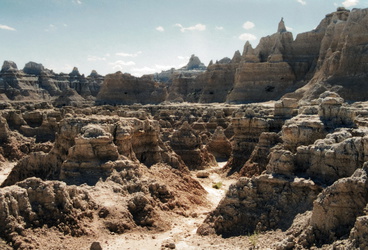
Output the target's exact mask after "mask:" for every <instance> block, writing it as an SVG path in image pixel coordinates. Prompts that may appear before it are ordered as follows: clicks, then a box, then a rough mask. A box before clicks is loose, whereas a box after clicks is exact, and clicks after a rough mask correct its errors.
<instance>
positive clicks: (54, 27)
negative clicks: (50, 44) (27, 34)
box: [45, 24, 57, 32]
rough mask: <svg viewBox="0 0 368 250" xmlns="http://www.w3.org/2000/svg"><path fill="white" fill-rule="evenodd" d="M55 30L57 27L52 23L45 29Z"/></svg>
mask: <svg viewBox="0 0 368 250" xmlns="http://www.w3.org/2000/svg"><path fill="white" fill-rule="evenodd" d="M55 30H57V27H56V26H55V25H54V24H49V26H48V27H47V28H46V29H45V31H46V32H52V31H55Z"/></svg>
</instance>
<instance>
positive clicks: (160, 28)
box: [156, 26, 165, 32]
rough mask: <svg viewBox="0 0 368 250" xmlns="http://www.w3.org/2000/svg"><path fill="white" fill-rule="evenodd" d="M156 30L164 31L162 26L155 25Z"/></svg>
mask: <svg viewBox="0 0 368 250" xmlns="http://www.w3.org/2000/svg"><path fill="white" fill-rule="evenodd" d="M156 30H157V31H160V32H164V31H165V29H164V27H162V26H158V27H156Z"/></svg>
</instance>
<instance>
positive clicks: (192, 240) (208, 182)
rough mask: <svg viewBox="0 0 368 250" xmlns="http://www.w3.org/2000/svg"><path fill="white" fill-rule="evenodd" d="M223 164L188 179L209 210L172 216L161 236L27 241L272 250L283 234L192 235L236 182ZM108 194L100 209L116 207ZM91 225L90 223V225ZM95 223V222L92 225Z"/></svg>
mask: <svg viewBox="0 0 368 250" xmlns="http://www.w3.org/2000/svg"><path fill="white" fill-rule="evenodd" d="M224 164H225V163H224V162H222V163H219V166H218V167H214V168H212V169H208V171H209V172H210V176H209V177H208V178H197V177H196V173H195V172H193V173H192V177H193V178H195V179H197V180H198V181H199V182H200V183H201V185H202V186H203V187H204V188H205V190H206V191H207V192H208V194H207V199H208V200H209V201H210V203H211V206H210V207H197V208H193V209H191V210H190V214H191V215H193V214H196V216H188V217H184V216H180V215H172V218H169V220H171V221H172V228H171V230H169V231H165V232H158V233H157V232H150V231H148V230H146V229H142V230H139V229H138V230H133V231H131V232H127V233H124V234H120V235H119V234H111V233H107V232H106V230H104V231H101V232H95V233H93V234H92V235H93V236H92V235H89V236H82V237H71V236H70V235H63V234H62V233H60V232H58V231H56V230H53V229H42V230H39V232H36V233H31V235H29V236H28V237H30V238H36V241H37V242H39V243H40V244H39V245H38V246H37V247H36V248H37V249H60V250H61V249H81V250H89V249H90V246H91V244H92V243H93V242H94V241H97V242H99V243H100V244H101V246H102V249H104V250H120V249H129V250H142V249H143V250H145V249H147V250H155V249H168V248H164V247H163V246H165V245H166V244H167V243H174V244H175V249H179V250H192V249H193V250H194V249H203V250H205V249H206V250H207V249H216V250H218V249H273V247H272V245H273V244H274V243H275V242H279V241H281V240H282V239H283V238H284V237H285V234H284V232H281V231H280V230H278V231H270V232H267V233H262V234H256V235H252V236H239V237H231V238H226V239H224V238H222V237H221V236H218V235H211V236H199V235H197V234H196V231H197V228H198V227H199V226H200V225H201V224H202V222H203V221H204V220H205V218H206V216H207V214H208V213H209V212H210V211H212V210H213V209H215V208H216V206H217V205H218V203H219V202H220V200H221V199H222V198H223V197H224V196H225V194H226V190H228V188H229V186H230V185H231V184H232V183H234V182H235V181H236V179H229V178H223V177H222V176H221V175H220V174H218V173H217V172H218V171H217V170H219V169H220V168H221V167H222V166H223V165H224ZM14 165H15V164H14V163H6V164H2V165H1V168H0V183H2V182H3V181H4V180H5V178H6V176H7V175H8V174H9V173H10V171H11V169H12V167H13V166H14ZM217 182H221V183H222V187H221V188H220V189H215V188H213V187H212V185H213V184H214V183H217ZM100 191H101V190H100ZM110 196H111V194H109V193H107V192H106V193H99V195H98V196H95V198H96V199H98V200H99V201H101V200H104V205H107V204H108V203H119V201H118V200H111V199H109V197H110ZM92 223H93V222H92ZM95 223H98V222H95Z"/></svg>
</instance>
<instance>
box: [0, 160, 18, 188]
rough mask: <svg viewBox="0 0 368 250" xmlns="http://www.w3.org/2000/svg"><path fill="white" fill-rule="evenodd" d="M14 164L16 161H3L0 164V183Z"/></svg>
mask: <svg viewBox="0 0 368 250" xmlns="http://www.w3.org/2000/svg"><path fill="white" fill-rule="evenodd" d="M15 164H16V162H3V163H1V164H0V185H1V184H2V183H3V182H4V181H5V179H6V177H7V176H8V175H9V174H10V171H11V170H12V169H13V167H14V165H15Z"/></svg>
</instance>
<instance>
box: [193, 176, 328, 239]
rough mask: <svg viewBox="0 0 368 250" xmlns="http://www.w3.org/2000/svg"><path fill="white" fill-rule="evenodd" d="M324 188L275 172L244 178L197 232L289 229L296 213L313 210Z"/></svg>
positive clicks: (225, 234) (235, 232) (247, 231)
mask: <svg viewBox="0 0 368 250" xmlns="http://www.w3.org/2000/svg"><path fill="white" fill-rule="evenodd" d="M320 191H321V188H320V187H319V186H317V185H315V184H314V183H313V182H312V181H308V180H305V179H295V180H288V179H282V178H275V177H272V175H262V176H259V177H253V178H251V179H249V178H246V177H241V178H240V179H239V180H238V181H237V183H235V184H233V185H231V186H230V188H229V190H228V192H227V194H226V196H225V198H224V199H222V201H221V202H220V204H219V205H218V206H217V208H216V209H215V210H214V211H213V212H211V214H210V215H209V216H208V217H207V218H206V219H205V221H204V223H203V224H202V225H201V226H200V227H199V228H198V230H197V232H198V233H199V234H201V235H207V234H211V233H217V234H222V235H224V236H235V235H247V234H252V233H253V232H254V231H263V230H269V229H275V228H283V229H286V228H288V227H289V226H290V225H291V223H292V221H293V219H294V216H295V215H297V214H298V213H301V212H304V211H306V210H308V209H311V207H312V203H313V201H314V200H315V199H316V197H317V195H318V193H319V192H320Z"/></svg>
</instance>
